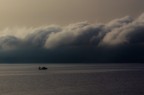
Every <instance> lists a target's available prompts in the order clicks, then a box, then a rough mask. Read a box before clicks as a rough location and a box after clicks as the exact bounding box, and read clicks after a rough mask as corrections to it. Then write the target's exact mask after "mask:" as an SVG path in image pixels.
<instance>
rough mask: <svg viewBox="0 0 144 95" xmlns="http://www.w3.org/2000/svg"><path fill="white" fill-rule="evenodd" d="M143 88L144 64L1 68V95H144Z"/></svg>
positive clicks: (3, 65)
mask: <svg viewBox="0 0 144 95" xmlns="http://www.w3.org/2000/svg"><path fill="white" fill-rule="evenodd" d="M39 66H46V67H48V68H49V69H48V70H46V71H39V70H38V67H39ZM143 88H144V65H142V64H137V65H135V64H125V65H120V64H115V65H114V64H103V65H101V64H97V65H94V64H90V65H86V64H83V65H80V64H77V65H72V64H71V65H70V64H69V65H65V64H61V65H58V64H29V65H28V64H19V65H18V64H11V65H10V64H1V65H0V93H1V95H144V91H143Z"/></svg>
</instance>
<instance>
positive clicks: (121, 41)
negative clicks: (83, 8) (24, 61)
mask: <svg viewBox="0 0 144 95" xmlns="http://www.w3.org/2000/svg"><path fill="white" fill-rule="evenodd" d="M143 47H144V14H142V15H140V16H139V17H138V18H136V19H134V18H132V17H130V16H126V17H124V18H120V19H114V20H112V21H111V22H109V23H107V24H100V23H98V24H89V23H88V22H79V23H75V24H70V25H67V26H58V25H50V26H44V27H38V28H29V29H27V28H14V29H9V28H8V29H5V30H2V31H1V32H0V51H1V52H13V53H18V52H22V51H21V50H26V51H33V50H34V52H33V54H34V55H36V54H38V53H42V57H43V58H46V59H47V56H48V55H49V56H48V57H49V58H50V59H53V60H54V59H55V58H52V57H55V56H53V54H56V55H57V57H58V56H60V54H65V52H69V53H70V55H71V56H69V57H73V58H70V59H77V60H79V61H78V62H81V60H82V58H88V57H89V55H91V56H90V57H91V58H88V60H87V62H91V61H92V60H93V61H92V62H101V61H103V60H105V61H104V62H108V61H109V60H110V61H109V62H113V60H114V58H115V57H116V56H117V58H118V59H119V60H121V58H124V57H125V58H126V59H131V58H133V57H136V55H135V54H134V53H136V52H139V51H140V50H141V52H143V50H142V48H143ZM62 48H63V49H64V50H62ZM17 50H18V52H17ZM114 50H115V51H114ZM127 50H132V51H134V52H133V53H130V51H129V52H126V53H125V51H127ZM137 50H138V51H137ZM26 51H25V53H24V54H25V55H27V54H26ZM40 51H41V52H40ZM50 51H52V52H53V53H52V52H50ZM113 51H114V52H116V53H113ZM46 52H47V53H46ZM71 52H73V53H71ZM69 53H66V55H69ZM143 53H144V52H143ZM8 54H9V53H8ZM21 54H22V53H21ZM28 54H29V53H28ZM50 54H52V55H50ZM81 54H83V57H82V58H79V56H81ZM4 55H5V54H4ZM115 55H116V56H115ZM2 56H3V55H1V56H0V57H2ZM15 57H17V56H15ZM37 57H40V56H37ZM67 57H68V56H63V60H65V58H67ZM109 57H110V58H109ZM138 57H140V58H141V59H142V58H144V56H143V55H142V53H141V54H140V56H138ZM49 58H48V59H49ZM4 59H6V57H5V58H4ZM31 59H33V55H31ZM67 59H69V58H67ZM33 60H35V59H33ZM59 60H61V59H60V58H59ZM116 60H117V59H116ZM118 62H119V61H118Z"/></svg>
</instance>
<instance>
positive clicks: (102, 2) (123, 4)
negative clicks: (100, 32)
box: [0, 0, 144, 29]
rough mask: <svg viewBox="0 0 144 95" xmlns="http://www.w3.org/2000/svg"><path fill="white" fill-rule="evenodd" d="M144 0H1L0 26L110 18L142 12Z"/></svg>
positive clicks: (29, 25) (92, 20) (40, 24)
mask: <svg viewBox="0 0 144 95" xmlns="http://www.w3.org/2000/svg"><path fill="white" fill-rule="evenodd" d="M143 4H144V0H0V15H1V16H0V29H3V28H6V27H16V26H21V27H24V26H27V27H38V26H42V25H51V24H58V25H67V24H71V23H76V22H81V21H88V22H90V23H97V22H100V23H101V22H102V23H105V22H109V21H111V20H112V19H115V18H121V17H124V16H127V15H130V16H133V17H137V16H138V15H140V14H141V13H142V12H143V9H144V6H143Z"/></svg>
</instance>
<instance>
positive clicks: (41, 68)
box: [38, 67, 48, 70]
mask: <svg viewBox="0 0 144 95" xmlns="http://www.w3.org/2000/svg"><path fill="white" fill-rule="evenodd" d="M38 69H39V70H47V69H48V68H47V67H39V68H38Z"/></svg>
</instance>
